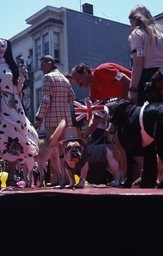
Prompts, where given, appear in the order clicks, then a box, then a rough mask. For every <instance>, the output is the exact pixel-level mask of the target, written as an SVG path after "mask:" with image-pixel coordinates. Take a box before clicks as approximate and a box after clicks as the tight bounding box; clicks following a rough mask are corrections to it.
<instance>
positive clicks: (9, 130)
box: [0, 58, 39, 170]
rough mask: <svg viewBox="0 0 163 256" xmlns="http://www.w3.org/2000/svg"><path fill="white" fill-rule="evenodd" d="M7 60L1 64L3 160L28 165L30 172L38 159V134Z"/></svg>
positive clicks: (0, 146)
mask: <svg viewBox="0 0 163 256" xmlns="http://www.w3.org/2000/svg"><path fill="white" fill-rule="evenodd" d="M12 77H13V76H12V73H11V70H10V69H9V66H8V65H7V63H6V62H5V60H4V58H2V59H1V60H0V157H1V158H2V159H3V160H6V161H9V162H15V161H17V160H18V162H19V163H20V164H21V163H22V164H23V163H26V164H27V167H28V169H29V170H32V168H33V166H34V157H35V156H36V155H38V150H39V149H38V134H37V131H36V130H35V128H34V127H33V126H32V125H31V123H30V121H29V119H28V118H27V117H26V115H25V112H24V109H23V105H22V102H21V99H20V97H19V94H18V90H17V86H15V85H13V82H12Z"/></svg>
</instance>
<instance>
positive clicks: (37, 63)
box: [35, 37, 41, 69]
mask: <svg viewBox="0 0 163 256" xmlns="http://www.w3.org/2000/svg"><path fill="white" fill-rule="evenodd" d="M40 59H41V38H40V37H39V38H37V39H35V68H36V69H37V68H39V67H40Z"/></svg>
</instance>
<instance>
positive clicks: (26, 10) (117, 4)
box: [0, 0, 163, 39]
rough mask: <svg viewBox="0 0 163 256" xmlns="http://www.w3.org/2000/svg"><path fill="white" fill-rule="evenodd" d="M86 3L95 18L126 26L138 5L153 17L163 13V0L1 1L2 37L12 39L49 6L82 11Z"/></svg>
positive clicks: (0, 22)
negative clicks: (129, 16)
mask: <svg viewBox="0 0 163 256" xmlns="http://www.w3.org/2000/svg"><path fill="white" fill-rule="evenodd" d="M84 3H89V4H93V9H94V15H95V16H98V17H101V18H106V19H110V20H114V21H118V22H121V23H125V24H129V22H128V14H129V12H130V10H131V9H132V8H133V7H134V6H135V5H136V4H143V5H145V6H146V7H147V8H148V9H149V10H150V11H151V13H152V15H153V16H154V15H157V14H159V13H162V12H163V0H144V1H143V0H141V1H137V0H123V1H116V0H92V1H91V0H86V1H84V0H57V1H56V0H27V1H20V0H10V1H7V0H6V1H1V15H0V24H1V34H0V37H2V38H6V39H10V38H11V37H12V36H14V35H16V34H17V33H19V32H21V31H22V30H24V29H26V28H27V27H28V26H29V25H28V24H26V19H27V18H29V17H30V16H31V15H33V14H34V13H36V12H37V11H39V10H40V9H42V8H44V7H45V6H47V5H51V6H55V7H66V8H69V9H72V10H76V11H81V5H83V4H84Z"/></svg>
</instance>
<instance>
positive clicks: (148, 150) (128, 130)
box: [108, 99, 163, 188]
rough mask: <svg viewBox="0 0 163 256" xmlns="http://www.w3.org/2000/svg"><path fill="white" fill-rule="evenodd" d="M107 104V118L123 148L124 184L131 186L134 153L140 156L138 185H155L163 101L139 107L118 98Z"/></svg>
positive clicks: (162, 140) (160, 150)
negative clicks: (125, 156)
mask: <svg viewBox="0 0 163 256" xmlns="http://www.w3.org/2000/svg"><path fill="white" fill-rule="evenodd" d="M108 107H109V112H110V121H111V123H112V124H113V125H114V126H115V127H116V129H117V131H118V137H119V140H120V143H121V145H122V147H123V148H124V149H125V150H126V155H127V179H126V182H125V183H124V187H131V186H132V182H133V180H132V177H133V163H134V156H143V171H142V176H141V184H140V187H142V188H153V187H156V185H157V157H156V156H157V155H156V154H158V156H159V157H160V158H161V159H162V160H163V102H154V103H152V102H151V103H149V104H148V103H147V104H146V105H145V106H143V107H142V106H138V105H135V104H133V103H131V102H130V101H128V100H123V99H119V100H118V99H117V100H116V101H115V102H111V103H108ZM143 109H144V110H143ZM140 113H141V115H140ZM140 116H141V117H140Z"/></svg>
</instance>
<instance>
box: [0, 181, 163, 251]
mask: <svg viewBox="0 0 163 256" xmlns="http://www.w3.org/2000/svg"><path fill="white" fill-rule="evenodd" d="M0 209H1V212H0V213H1V214H0V217H1V228H2V225H3V236H4V237H6V235H8V234H10V236H11V237H15V236H17V235H18V236H19V239H21V240H22V243H24V242H27V241H26V239H25V237H28V238H29V236H30V237H33V239H34V241H35V242H36V240H37V242H38V243H39V244H40V242H41V243H42V244H41V245H42V247H41V248H40V247H39V249H40V252H42V253H43V251H44V249H45V253H46V254H45V255H47V256H48V255H52V254H51V252H52V251H53V249H54V251H55V252H57V254H55V253H54V254H53V255H57V256H58V255H65V254H64V253H63V251H64V250H66V252H67V254H72V255H76V253H77V252H80V253H82V252H83V255H88V253H89V255H95V254H96V255H100V256H103V255H104V253H105V254H106V255H109V254H111V252H114V253H112V254H111V255H122V254H124V255H130V256H132V255H149V253H153V255H157V251H159V249H160V247H161V248H162V245H161V244H162V236H163V234H162V233H163V229H162V228H163V189H140V188H130V189H124V188H111V187H106V186H104V185H101V186H97V187H96V186H95V187H93V186H86V187H85V188H84V189H74V190H73V189H54V188H46V187H45V188H37V189H36V188H32V189H19V190H9V191H3V190H1V193H0ZM45 240H46V241H47V244H46V245H45ZM28 243H30V241H28ZM161 250H162V249H161ZM58 252H60V254H58ZM71 252H74V254H73V253H71ZM75 252H76V253H75ZM37 253H38V247H37ZM62 253H63V254H62ZM161 255H162V253H161Z"/></svg>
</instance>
